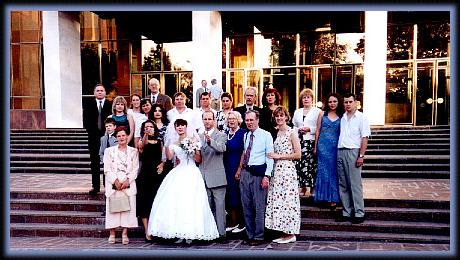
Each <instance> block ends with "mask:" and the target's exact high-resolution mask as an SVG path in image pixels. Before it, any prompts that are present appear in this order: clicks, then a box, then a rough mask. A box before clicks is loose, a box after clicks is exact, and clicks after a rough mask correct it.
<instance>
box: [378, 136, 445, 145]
mask: <svg viewBox="0 0 460 260" xmlns="http://www.w3.org/2000/svg"><path fill="white" fill-rule="evenodd" d="M369 143H386V144H426V143H446V144H449V143H450V138H441V137H439V138H434V137H433V138H386V139H370V140H369Z"/></svg>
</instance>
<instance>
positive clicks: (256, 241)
mask: <svg viewBox="0 0 460 260" xmlns="http://www.w3.org/2000/svg"><path fill="white" fill-rule="evenodd" d="M263 243H265V242H264V241H263V240H257V239H254V240H251V241H249V245H250V246H259V245H262V244H263Z"/></svg>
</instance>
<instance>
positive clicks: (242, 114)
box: [233, 105, 261, 130]
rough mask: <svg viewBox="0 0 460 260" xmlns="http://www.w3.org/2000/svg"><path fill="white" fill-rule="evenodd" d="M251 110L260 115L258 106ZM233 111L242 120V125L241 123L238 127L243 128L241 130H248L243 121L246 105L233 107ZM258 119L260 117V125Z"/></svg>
mask: <svg viewBox="0 0 460 260" xmlns="http://www.w3.org/2000/svg"><path fill="white" fill-rule="evenodd" d="M253 109H254V110H257V111H259V113H260V108H259V107H258V106H253ZM233 110H234V111H238V112H239V113H240V114H241V117H242V118H243V123H241V126H240V127H241V128H243V129H246V130H248V128H247V127H246V122H245V121H244V119H245V118H246V110H247V109H246V105H242V106H239V107H235V108H234V109H233ZM260 119H261V118H260V115H259V123H260Z"/></svg>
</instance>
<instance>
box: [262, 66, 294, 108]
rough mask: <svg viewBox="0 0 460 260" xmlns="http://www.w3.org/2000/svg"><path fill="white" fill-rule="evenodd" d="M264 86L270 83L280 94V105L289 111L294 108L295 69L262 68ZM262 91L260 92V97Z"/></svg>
mask: <svg viewBox="0 0 460 260" xmlns="http://www.w3.org/2000/svg"><path fill="white" fill-rule="evenodd" d="M264 75H265V76H264V81H265V82H264V86H267V85H272V86H273V87H274V88H276V90H278V92H279V93H280V95H281V105H282V106H285V107H286V108H288V110H289V111H294V110H295V109H296V107H295V106H296V98H297V95H296V92H297V91H296V69H295V68H284V69H275V68H273V69H264ZM261 97H262V93H261V94H260V98H261Z"/></svg>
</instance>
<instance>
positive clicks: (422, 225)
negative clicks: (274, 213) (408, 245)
mask: <svg viewBox="0 0 460 260" xmlns="http://www.w3.org/2000/svg"><path fill="white" fill-rule="evenodd" d="M318 227H321V228H318ZM300 229H301V230H318V229H319V230H322V231H347V232H379V233H396V234H424V235H441V236H448V235H449V234H450V226H449V224H445V223H434V222H412V221H379V220H366V221H364V222H363V223H361V224H351V223H350V222H335V220H334V219H311V218H303V219H302V222H301V228H300Z"/></svg>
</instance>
